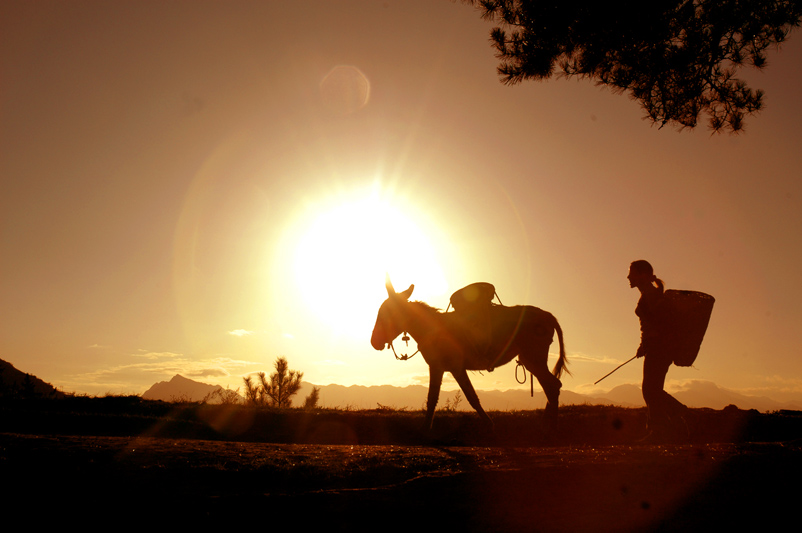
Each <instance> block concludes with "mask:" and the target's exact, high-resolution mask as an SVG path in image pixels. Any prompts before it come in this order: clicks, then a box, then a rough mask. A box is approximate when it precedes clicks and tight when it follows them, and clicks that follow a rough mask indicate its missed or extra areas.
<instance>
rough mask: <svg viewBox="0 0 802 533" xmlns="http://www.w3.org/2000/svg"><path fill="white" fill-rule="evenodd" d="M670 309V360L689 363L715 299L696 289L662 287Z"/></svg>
mask: <svg viewBox="0 0 802 533" xmlns="http://www.w3.org/2000/svg"><path fill="white" fill-rule="evenodd" d="M664 294H665V297H666V299H668V301H669V304H670V306H671V310H672V329H673V334H674V335H673V337H674V342H675V346H674V349H675V351H674V353H675V355H674V364H675V365H677V366H691V365H693V363H694V361H696V356H697V355H699V348H700V347H701V345H702V340H703V339H704V336H705V332H706V331H707V325H708V323H709V322H710V315H711V313H712V312H713V304H714V303H715V301H716V299H715V298H713V297H712V296H710V295H709V294H705V293H703V292H698V291H684V290H677V289H669V290H667V291H665V293H664Z"/></svg>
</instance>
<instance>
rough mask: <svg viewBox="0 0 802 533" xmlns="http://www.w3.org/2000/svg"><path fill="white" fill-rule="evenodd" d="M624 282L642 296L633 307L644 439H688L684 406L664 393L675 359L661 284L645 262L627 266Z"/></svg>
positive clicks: (669, 322) (685, 408)
mask: <svg viewBox="0 0 802 533" xmlns="http://www.w3.org/2000/svg"><path fill="white" fill-rule="evenodd" d="M627 279H628V280H629V285H630V287H635V288H637V289H638V290H639V291H640V293H641V296H640V300H638V306H637V307H636V308H635V314H636V315H638V318H639V319H640V329H641V342H640V346H639V347H638V352H637V354H636V355H637V356H638V357H643V358H644V360H643V384H642V385H641V389H642V391H643V399H644V401H645V402H646V407H647V408H648V411H649V412H648V429H649V434H648V435H647V437H646V438H647V439H656V440H659V439H664V438H672V437H680V436H686V437H687V433H688V427H687V425H686V423H685V420H684V418H683V415H684V414H685V413H686V411H687V407H685V405H683V404H682V403H681V402H679V401H678V400H677V399H676V398H674V397H673V396H671V395H670V394H668V393H667V392H666V391H665V390H663V387H664V385H665V381H666V374H667V373H668V367H669V366H671V363H672V361H673V359H674V353H673V350H672V343H671V338H672V333H673V332H672V331H671V315H670V309H669V302H668V300H667V299H666V298H665V296H664V294H663V289H664V286H663V282H662V281H661V280H660V279H658V278H657V277H656V276H655V275H654V269H653V268H652V265H650V264H649V263H648V262H647V261H644V260H639V261H634V262H633V263H632V264H631V265H630V267H629V275H628V276H627Z"/></svg>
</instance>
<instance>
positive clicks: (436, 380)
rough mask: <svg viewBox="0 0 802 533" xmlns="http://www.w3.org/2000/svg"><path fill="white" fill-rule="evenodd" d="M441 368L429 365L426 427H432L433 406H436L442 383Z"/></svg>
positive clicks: (442, 372)
mask: <svg viewBox="0 0 802 533" xmlns="http://www.w3.org/2000/svg"><path fill="white" fill-rule="evenodd" d="M444 373H445V372H444V371H443V370H439V369H436V368H434V367H431V366H430V367H429V396H428V398H427V399H426V429H432V420H433V419H434V408H435V407H437V400H438V399H439V398H440V385H442V384H443V374H444Z"/></svg>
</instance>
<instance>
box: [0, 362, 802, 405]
mask: <svg viewBox="0 0 802 533" xmlns="http://www.w3.org/2000/svg"><path fill="white" fill-rule="evenodd" d="M313 386H317V387H318V388H319V389H320V399H319V402H318V405H319V406H320V407H330V408H339V409H354V410H358V409H377V408H383V407H386V408H393V409H412V410H417V409H423V408H424V407H425V405H426V392H427V387H425V386H422V385H414V386H409V387H393V386H390V385H374V386H369V387H368V386H361V385H352V386H350V387H346V386H343V385H313V384H310V383H303V384H302V385H301V390H300V391H299V392H298V394H297V395H296V396H295V398H294V400H295V401H294V404H295V405H301V404H303V401H304V399H305V398H306V397H307V396H308V395H309V393H310V392H311V391H312V387H313ZM223 390H224V389H223V387H221V386H220V385H211V384H208V383H201V382H198V381H194V380H192V379H189V378H185V377H183V376H181V375H178V374H176V375H175V376H173V378H172V379H171V380H170V381H160V382H159V383H155V384H154V385H153V386H152V387H150V388H149V389H148V390H147V391H145V392H144V393H143V394H142V398H144V399H148V400H164V401H168V402H172V401H192V402H198V401H203V400H207V399H208V398H210V397H211V396H210V395H212V394H213V393H215V392H217V391H223ZM456 394H457V391H443V392H441V393H440V403H439V405H438V406H439V407H441V408H442V407H444V406H446V405H447V403H448V404H450V405H452V406H454V402H455V397H456ZM478 394H479V399H480V401H481V402H482V406H483V407H484V408H485V409H487V410H492V411H512V410H524V409H542V408H544V407H545V405H546V398H545V397H544V396H543V393H542V392H540V391H538V392H535V395H534V397H532V396H530V393H529V389H528V388H525V387H522V388H521V389H511V390H506V391H499V390H489V391H488V390H480V391H478ZM672 394H673V395H674V396H675V397H676V398H677V399H678V400H679V401H681V402H682V403H684V404H685V405H687V406H688V407H696V408H699V407H708V408H711V409H723V408H724V407H726V406H728V405H735V406H737V407H738V408H740V409H756V410H758V411H762V412H767V411H779V410H781V409H788V410H794V411H800V410H802V399H800V400H793V401H785V402H780V401H777V400H773V399H771V398H766V397H763V396H748V395H745V394H741V393H738V392H735V391H731V390H728V389H723V388H721V387H719V386H718V385H716V384H715V383H713V382H710V381H698V380H697V381H690V382H688V383H687V384H686V385H685V386H684V388H683V389H682V390H680V391H678V392H673V393H672ZM4 396H5V397H15V398H28V397H35V398H46V397H50V398H56V397H61V396H64V393H63V392H61V391H59V390H57V389H56V388H54V387H53V386H52V385H50V384H48V383H45V382H44V381H42V380H41V379H39V378H37V377H36V376H33V375H31V374H26V373H24V372H21V371H19V370H17V369H16V368H14V366H13V365H12V364H11V363H8V362H6V361H3V360H2V359H0V397H4ZM460 397H461V400H460V401H459V402H458V404H457V405H456V408H457V409H459V410H465V411H469V410H471V407H470V405H468V401H467V400H466V399H465V396H464V395H463V394H462V393H461V392H460ZM212 401H214V400H212ZM560 403H562V404H563V405H571V404H588V405H619V406H622V407H642V406H643V405H644V404H643V397H642V396H641V391H640V387H639V386H637V385H619V386H618V387H615V388H613V389H612V390H610V391H608V392H606V393H604V394H600V395H592V396H591V395H583V394H578V393H576V392H573V391H570V390H563V391H562V394H561V395H560Z"/></svg>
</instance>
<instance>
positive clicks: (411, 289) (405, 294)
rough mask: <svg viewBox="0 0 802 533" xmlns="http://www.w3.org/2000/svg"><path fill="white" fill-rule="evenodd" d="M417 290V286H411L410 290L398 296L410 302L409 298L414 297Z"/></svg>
mask: <svg viewBox="0 0 802 533" xmlns="http://www.w3.org/2000/svg"><path fill="white" fill-rule="evenodd" d="M413 290H415V285H410V286H409V288H408V289H407V290H405V291H403V292H399V293H398V296H400V297H401V298H403V299H404V300H409V297H410V296H412V291H413Z"/></svg>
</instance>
